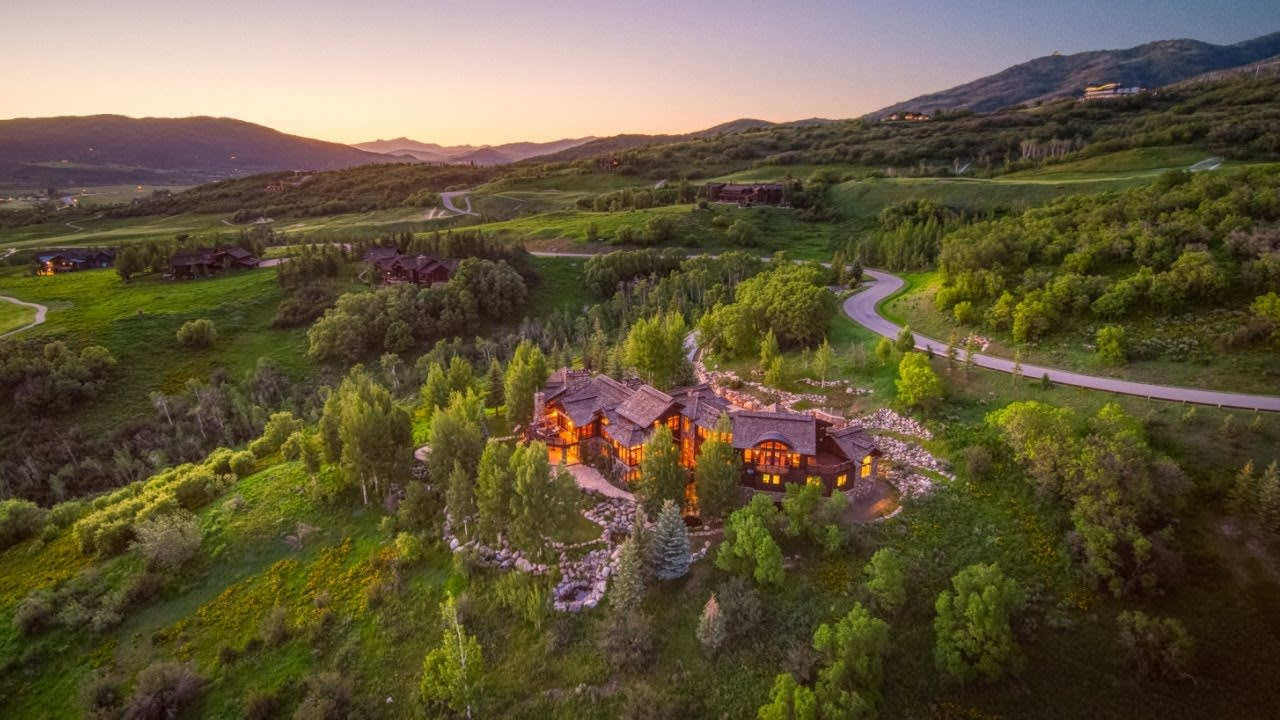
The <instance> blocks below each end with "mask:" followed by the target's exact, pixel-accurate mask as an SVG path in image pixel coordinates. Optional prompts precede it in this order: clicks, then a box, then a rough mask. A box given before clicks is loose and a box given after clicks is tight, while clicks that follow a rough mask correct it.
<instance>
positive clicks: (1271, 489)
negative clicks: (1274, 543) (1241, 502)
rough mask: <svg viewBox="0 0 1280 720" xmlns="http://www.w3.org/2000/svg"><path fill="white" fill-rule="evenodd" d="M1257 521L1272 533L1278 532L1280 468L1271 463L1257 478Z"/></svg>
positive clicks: (1279, 520) (1279, 524) (1279, 522)
mask: <svg viewBox="0 0 1280 720" xmlns="http://www.w3.org/2000/svg"><path fill="white" fill-rule="evenodd" d="M1258 519H1259V520H1261V521H1262V524H1263V525H1264V526H1266V528H1267V529H1268V530H1271V531H1272V532H1280V468H1277V466H1276V463H1275V462H1272V463H1271V464H1270V465H1268V466H1267V469H1266V470H1263V471H1262V476H1261V477H1259V478H1258Z"/></svg>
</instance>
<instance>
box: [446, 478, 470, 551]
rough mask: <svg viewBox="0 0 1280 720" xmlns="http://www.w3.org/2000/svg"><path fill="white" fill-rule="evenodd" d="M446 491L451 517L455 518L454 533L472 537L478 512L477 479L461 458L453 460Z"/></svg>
mask: <svg viewBox="0 0 1280 720" xmlns="http://www.w3.org/2000/svg"><path fill="white" fill-rule="evenodd" d="M445 493H446V495H445V503H446V504H447V505H448V507H449V517H451V518H453V534H454V535H457V536H458V537H460V538H469V537H471V531H472V530H473V529H474V528H473V526H474V524H475V522H474V518H473V516H474V515H475V513H476V481H475V478H474V477H472V475H471V473H469V472H467V469H466V468H464V467H463V466H462V462H461V461H460V460H454V461H453V471H452V472H450V473H449V480H448V487H447V488H446V490H445Z"/></svg>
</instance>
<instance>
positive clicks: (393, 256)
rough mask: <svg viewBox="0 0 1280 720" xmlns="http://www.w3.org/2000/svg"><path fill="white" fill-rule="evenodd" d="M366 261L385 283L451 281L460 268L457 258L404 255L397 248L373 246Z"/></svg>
mask: <svg viewBox="0 0 1280 720" xmlns="http://www.w3.org/2000/svg"><path fill="white" fill-rule="evenodd" d="M364 259H365V262H367V263H369V264H370V265H372V266H373V269H374V270H376V271H377V273H378V277H379V279H380V280H381V281H382V283H383V284H388V285H390V284H395V283H413V284H414V285H432V284H435V283H442V282H449V278H452V277H453V273H454V271H456V270H457V269H458V261H457V260H449V259H443V258H437V257H432V256H430V255H402V254H401V253H400V251H399V250H397V249H396V248H387V247H373V248H369V249H368V250H367V251H365V254H364Z"/></svg>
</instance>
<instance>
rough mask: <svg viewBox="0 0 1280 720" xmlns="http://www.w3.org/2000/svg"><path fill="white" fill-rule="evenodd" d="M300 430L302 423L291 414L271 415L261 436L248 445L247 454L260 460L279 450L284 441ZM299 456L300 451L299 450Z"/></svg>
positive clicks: (285, 412)
mask: <svg viewBox="0 0 1280 720" xmlns="http://www.w3.org/2000/svg"><path fill="white" fill-rule="evenodd" d="M301 429H302V422H301V421H300V420H298V419H297V418H295V417H294V416H293V413H291V412H288V411H284V412H278V413H272V414H271V418H270V419H269V420H267V425H266V427H264V428H263V429H262V436H261V437H259V438H258V439H257V440H254V441H253V442H251V443H249V452H251V453H253V456H254V457H258V458H262V457H266V456H268V455H270V454H271V453H273V452H275V451H277V450H279V449H280V446H282V445H284V443H285V441H286V440H288V439H289V437H290V436H292V435H293V434H294V433H296V432H298V431H299V430H301ZM299 455H301V450H300V449H299Z"/></svg>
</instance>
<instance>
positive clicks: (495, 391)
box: [484, 358, 506, 408]
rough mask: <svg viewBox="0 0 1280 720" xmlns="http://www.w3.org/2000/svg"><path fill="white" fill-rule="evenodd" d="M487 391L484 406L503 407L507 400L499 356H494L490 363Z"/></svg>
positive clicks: (486, 376)
mask: <svg viewBox="0 0 1280 720" xmlns="http://www.w3.org/2000/svg"><path fill="white" fill-rule="evenodd" d="M484 382H485V393H484V406H485V407H489V408H496V407H502V404H503V403H504V402H506V398H505V396H504V395H503V389H502V382H503V378H502V364H501V363H499V362H498V358H494V359H493V360H492V361H490V363H489V372H488V373H487V374H486V375H485V381H484Z"/></svg>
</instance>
